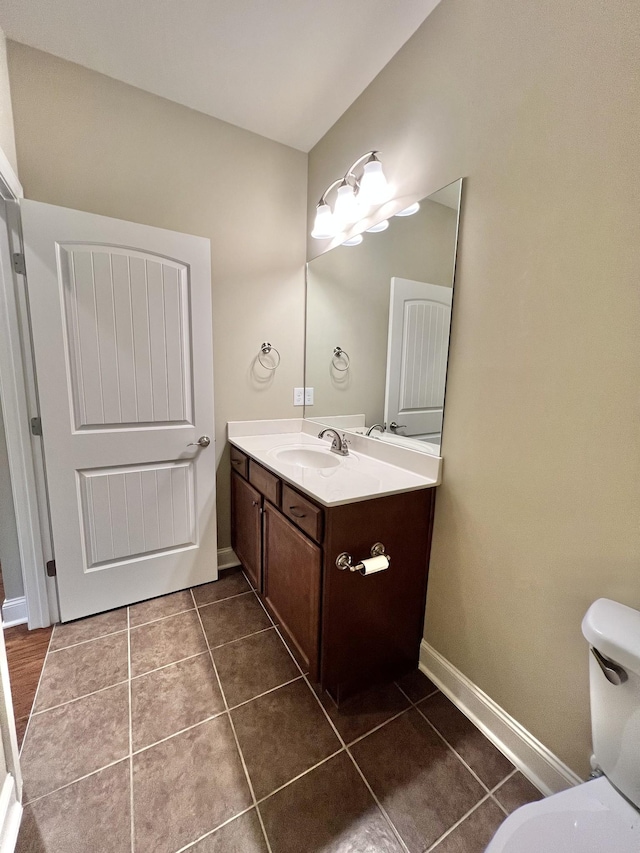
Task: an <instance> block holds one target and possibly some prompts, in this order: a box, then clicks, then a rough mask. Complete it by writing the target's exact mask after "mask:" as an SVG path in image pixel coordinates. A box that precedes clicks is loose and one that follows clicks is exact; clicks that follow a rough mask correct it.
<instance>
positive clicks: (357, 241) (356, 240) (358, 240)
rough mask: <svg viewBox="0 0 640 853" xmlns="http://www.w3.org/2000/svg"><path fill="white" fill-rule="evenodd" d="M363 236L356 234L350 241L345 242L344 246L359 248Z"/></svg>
mask: <svg viewBox="0 0 640 853" xmlns="http://www.w3.org/2000/svg"><path fill="white" fill-rule="evenodd" d="M362 239H363V238H362V234H356V236H355V237H350V238H349V239H348V240H345V241H344V243H343V244H342V245H343V246H359V245H360V243H362Z"/></svg>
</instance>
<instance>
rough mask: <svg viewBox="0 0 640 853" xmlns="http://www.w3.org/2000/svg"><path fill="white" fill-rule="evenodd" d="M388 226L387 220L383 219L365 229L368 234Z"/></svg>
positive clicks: (375, 232) (384, 229)
mask: <svg viewBox="0 0 640 853" xmlns="http://www.w3.org/2000/svg"><path fill="white" fill-rule="evenodd" d="M388 227H389V220H388V219H383V220H382V222H378V224H377V225H372V226H371V228H367V231H368V232H369V233H370V234H377V233H378V232H379V231H386V230H387V228H388Z"/></svg>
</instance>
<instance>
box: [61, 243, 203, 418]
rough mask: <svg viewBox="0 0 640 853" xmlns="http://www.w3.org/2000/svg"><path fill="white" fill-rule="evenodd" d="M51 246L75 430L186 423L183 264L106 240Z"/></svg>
mask: <svg viewBox="0 0 640 853" xmlns="http://www.w3.org/2000/svg"><path fill="white" fill-rule="evenodd" d="M58 252H59V263H60V285H61V292H62V296H63V301H64V308H65V313H64V320H65V328H64V336H65V339H66V341H67V347H68V358H69V365H70V384H71V390H72V399H73V406H74V415H75V418H74V420H75V427H76V429H96V428H100V427H103V428H104V427H109V426H115V425H121V426H127V427H132V426H133V425H136V424H140V425H142V426H144V425H148V424H151V423H155V424H157V423H192V422H193V414H192V404H191V403H192V401H191V384H192V376H191V359H190V352H191V340H190V330H189V319H190V318H189V299H188V295H189V294H188V283H189V280H188V270H187V268H186V267H185V265H184V264H176V263H175V262H172V261H170V260H168V259H158V258H157V257H155V256H152V255H146V256H145V255H144V254H142V253H133V252H131V251H130V250H123V249H115V248H111V249H109V248H107V247H105V246H86V245H75V246H74V245H70V244H66V245H61V246H59V249H58Z"/></svg>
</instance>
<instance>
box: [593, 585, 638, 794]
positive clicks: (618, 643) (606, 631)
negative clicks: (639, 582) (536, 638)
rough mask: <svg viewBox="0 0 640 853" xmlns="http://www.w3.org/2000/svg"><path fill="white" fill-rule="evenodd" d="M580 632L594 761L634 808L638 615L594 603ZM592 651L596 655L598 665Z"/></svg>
mask: <svg viewBox="0 0 640 853" xmlns="http://www.w3.org/2000/svg"><path fill="white" fill-rule="evenodd" d="M582 633H583V634H584V636H585V637H586V639H587V640H588V641H589V645H590V646H591V649H590V650H589V683H590V693H591V730H592V735H593V752H594V757H595V761H596V764H597V766H598V767H599V768H600V769H601V770H602V771H603V772H604V773H605V775H606V776H607V778H608V779H609V781H610V782H611V783H612V784H613V785H615V787H616V788H617V789H618V790H619V791H620V792H621V793H622V794H624V795H625V797H627V798H628V799H629V800H631V802H632V803H634V805H635V806H637V807H638V808H640V612H639V611H637V610H634V609H633V608H631V607H626V606H625V605H624V604H618V602H616V601H610V600H609V599H608V598H599V599H598V600H597V601H595V602H594V603H593V604H592V605H591V607H590V608H589V610H588V611H587V613H586V615H585V617H584V619H583V620H582ZM594 650H595V651H596V652H598V653H599V654H600V663H599V662H598V658H597V655H596V654H594ZM608 663H610V664H613V667H609V666H608ZM603 667H604V669H603ZM607 670H608V675H609V677H610V678H612V679H613V681H619V682H621V683H612V682H611V681H610V680H608V679H607Z"/></svg>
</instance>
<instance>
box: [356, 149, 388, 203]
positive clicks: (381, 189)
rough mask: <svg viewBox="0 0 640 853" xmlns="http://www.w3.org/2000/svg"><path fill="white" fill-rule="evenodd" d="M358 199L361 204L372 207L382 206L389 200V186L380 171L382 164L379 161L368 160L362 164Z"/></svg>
mask: <svg viewBox="0 0 640 853" xmlns="http://www.w3.org/2000/svg"><path fill="white" fill-rule="evenodd" d="M358 198H359V199H360V201H361V203H362V204H365V205H369V206H372V205H374V204H382V202H383V201H386V200H387V199H388V198H389V184H388V183H387V179H386V178H385V176H384V172H383V171H382V163H381V162H380V161H379V160H370V161H369V162H368V163H365V164H364V171H363V174H362V177H361V178H360V189H359V190H358Z"/></svg>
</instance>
